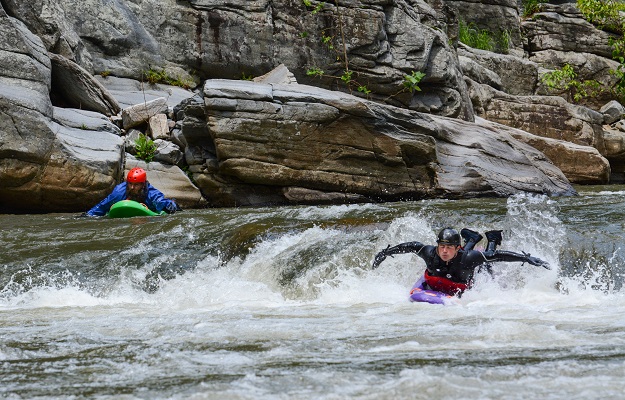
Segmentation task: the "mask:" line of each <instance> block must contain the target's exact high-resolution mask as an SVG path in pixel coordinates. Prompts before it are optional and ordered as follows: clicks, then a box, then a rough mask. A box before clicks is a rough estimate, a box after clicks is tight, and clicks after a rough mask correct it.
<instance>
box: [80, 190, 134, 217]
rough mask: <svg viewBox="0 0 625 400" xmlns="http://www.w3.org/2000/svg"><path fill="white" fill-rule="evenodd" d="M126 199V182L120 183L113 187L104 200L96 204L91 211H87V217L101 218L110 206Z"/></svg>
mask: <svg viewBox="0 0 625 400" xmlns="http://www.w3.org/2000/svg"><path fill="white" fill-rule="evenodd" d="M125 198H126V182H122V183H120V184H119V185H117V186H115V188H114V189H113V191H112V192H111V194H109V195H108V196H107V197H106V198H105V199H104V200H102V201H101V202H99V203H98V204H96V205H95V206H94V207H93V208H92V209H91V210H89V211H87V215H89V216H91V217H101V216H103V215H106V213H107V212H109V210H110V209H111V206H112V205H113V204H115V203H117V202H118V201H121V200H124V199H125Z"/></svg>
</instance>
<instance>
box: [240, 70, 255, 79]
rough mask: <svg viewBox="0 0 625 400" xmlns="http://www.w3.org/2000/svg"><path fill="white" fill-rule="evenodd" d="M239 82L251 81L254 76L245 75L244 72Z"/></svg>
mask: <svg viewBox="0 0 625 400" xmlns="http://www.w3.org/2000/svg"><path fill="white" fill-rule="evenodd" d="M241 80H242V81H253V80H254V76H252V75H245V72H241Z"/></svg>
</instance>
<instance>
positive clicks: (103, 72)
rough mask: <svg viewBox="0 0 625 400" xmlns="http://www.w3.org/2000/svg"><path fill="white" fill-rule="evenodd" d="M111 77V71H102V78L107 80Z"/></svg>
mask: <svg viewBox="0 0 625 400" xmlns="http://www.w3.org/2000/svg"><path fill="white" fill-rule="evenodd" d="M109 75H111V71H109V70H108V69H107V70H104V71H102V72H100V76H101V77H102V78H106V77H107V76H109Z"/></svg>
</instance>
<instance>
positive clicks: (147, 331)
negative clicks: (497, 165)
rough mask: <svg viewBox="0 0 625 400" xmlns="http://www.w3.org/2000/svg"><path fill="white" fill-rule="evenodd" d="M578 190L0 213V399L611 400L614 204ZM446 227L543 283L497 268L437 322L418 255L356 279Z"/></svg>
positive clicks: (623, 332)
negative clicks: (502, 254) (488, 238)
mask: <svg viewBox="0 0 625 400" xmlns="http://www.w3.org/2000/svg"><path fill="white" fill-rule="evenodd" d="M578 190H579V193H580V195H579V196H577V197H568V198H547V197H544V196H530V195H517V196H513V197H511V198H509V199H474V200H461V201H451V200H427V201H415V202H398V203H385V204H366V205H344V206H323V207H321V206H319V207H308V206H300V207H279V208H241V209H206V210H189V211H183V212H180V213H177V214H175V215H170V216H165V217H153V218H133V219H125V220H110V219H106V218H100V219H88V218H77V217H76V216H75V215H73V214H46V215H0V226H1V227H2V228H1V229H2V230H1V232H0V245H1V248H2V251H1V252H0V337H1V340H0V366H1V374H0V397H3V398H7V399H33V398H78V399H80V398H97V399H113V398H114V399H120V398H121V399H165V398H166V399H224V398H225V399H345V398H355V399H371V400H373V399H376V400H377V399H432V398H435V399H458V398H462V399H467V398H470V399H527V398H533V397H535V398H539V399H580V398H584V399H621V398H623V393H625V295H624V292H625V289H623V280H624V276H625V249H624V247H625V229H624V224H625V187H623V186H602V187H581V188H578ZM445 226H453V227H457V228H458V229H459V228H462V227H468V228H471V229H474V230H478V231H480V232H482V233H483V232H484V231H487V230H491V229H502V230H503V231H504V232H503V234H504V240H503V244H502V246H500V249H505V250H510V251H517V252H518V251H525V252H529V253H531V254H532V255H534V256H537V257H540V258H542V259H545V260H547V261H548V262H549V263H550V264H551V266H552V267H553V268H552V269H551V270H546V269H543V268H540V267H534V266H531V265H528V264H525V265H522V264H521V263H496V264H495V265H494V268H493V269H494V274H493V275H492V276H490V275H488V274H486V273H480V274H479V275H478V276H477V277H476V282H475V286H474V288H473V289H472V290H471V291H468V292H467V293H465V294H464V295H463V296H462V298H460V299H456V300H455V301H454V302H453V304H450V305H447V306H441V305H431V304H425V303H411V302H409V301H408V292H409V290H410V287H411V286H412V284H413V283H414V281H415V280H416V279H417V278H418V277H419V276H420V275H421V274H422V272H423V269H424V264H423V262H422V261H421V259H419V258H418V257H416V256H414V255H411V254H404V255H396V256H394V257H393V258H390V257H389V258H387V259H386V261H384V262H383V263H382V265H381V266H380V267H379V268H377V269H375V270H372V269H371V262H372V260H373V257H374V256H375V254H376V253H377V251H379V250H381V249H383V248H385V247H386V246H387V245H388V244H391V245H394V244H398V243H401V242H405V241H414V240H418V241H421V242H424V243H433V242H434V240H435V236H436V233H437V232H438V230H439V229H441V228H443V227H445ZM482 244H483V243H482Z"/></svg>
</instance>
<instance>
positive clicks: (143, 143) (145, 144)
mask: <svg viewBox="0 0 625 400" xmlns="http://www.w3.org/2000/svg"><path fill="white" fill-rule="evenodd" d="M135 148H136V151H137V154H136V156H137V158H138V159H140V160H143V161H145V162H147V163H149V162H151V161H152V160H153V159H154V156H155V155H156V150H157V148H156V144H154V142H153V141H152V139H150V138H149V137H148V136H147V135H144V134H143V133H141V134H139V137H138V138H137V140H135Z"/></svg>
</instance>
